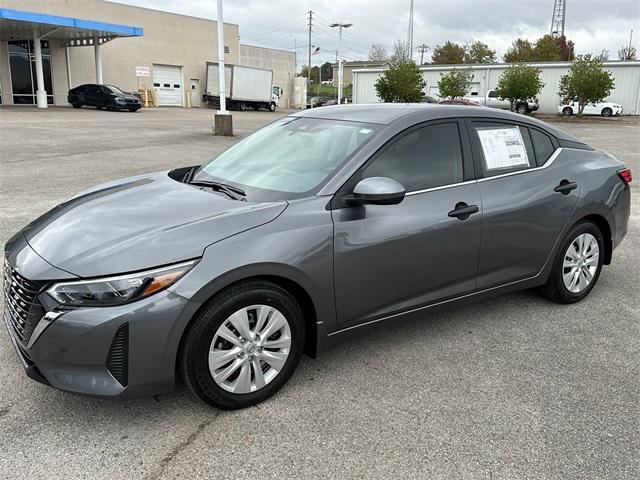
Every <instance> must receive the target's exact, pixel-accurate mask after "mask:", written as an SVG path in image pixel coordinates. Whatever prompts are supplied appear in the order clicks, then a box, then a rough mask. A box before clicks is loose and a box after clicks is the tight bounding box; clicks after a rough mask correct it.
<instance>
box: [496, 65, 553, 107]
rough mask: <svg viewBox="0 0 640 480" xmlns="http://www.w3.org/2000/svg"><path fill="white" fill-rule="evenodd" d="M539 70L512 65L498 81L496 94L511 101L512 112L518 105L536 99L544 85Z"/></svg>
mask: <svg viewBox="0 0 640 480" xmlns="http://www.w3.org/2000/svg"><path fill="white" fill-rule="evenodd" d="M540 72H541V70H540V69H539V68H535V67H531V66H529V65H525V64H517V65H511V66H510V67H509V68H508V69H507V70H505V71H504V73H503V74H502V75H500V78H499V79H498V87H497V88H496V92H497V94H498V96H499V97H500V98H503V99H506V100H509V102H510V103H511V110H513V109H514V108H515V107H516V105H517V104H518V103H521V102H527V101H528V100H530V99H532V98H534V97H535V96H536V95H538V93H540V90H542V87H544V83H542V81H541V80H540Z"/></svg>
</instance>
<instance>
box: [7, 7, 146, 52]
mask: <svg viewBox="0 0 640 480" xmlns="http://www.w3.org/2000/svg"><path fill="white" fill-rule="evenodd" d="M34 32H37V34H38V36H39V37H40V38H42V37H47V38H57V39H63V40H69V41H70V40H78V39H80V40H82V39H93V38H103V39H113V38H116V37H140V36H142V35H143V34H144V31H143V29H142V28H141V27H131V26H128V25H118V24H115V23H104V22H96V21H93V20H83V19H81V18H73V17H60V16H58V15H48V14H45V13H34V12H26V11H22V10H11V9H8V8H0V40H32V39H33V36H34ZM85 45H86V43H85Z"/></svg>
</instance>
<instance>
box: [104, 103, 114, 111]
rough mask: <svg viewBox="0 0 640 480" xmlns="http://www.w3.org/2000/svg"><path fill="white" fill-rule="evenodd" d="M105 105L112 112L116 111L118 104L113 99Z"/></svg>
mask: <svg viewBox="0 0 640 480" xmlns="http://www.w3.org/2000/svg"><path fill="white" fill-rule="evenodd" d="M105 107H106V109H107V110H109V111H110V112H115V110H116V104H115V102H114V101H113V100H109V101H108V102H107V103H105Z"/></svg>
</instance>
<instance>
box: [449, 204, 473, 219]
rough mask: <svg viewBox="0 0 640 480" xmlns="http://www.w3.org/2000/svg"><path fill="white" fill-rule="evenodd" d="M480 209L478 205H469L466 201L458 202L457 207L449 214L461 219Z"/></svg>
mask: <svg viewBox="0 0 640 480" xmlns="http://www.w3.org/2000/svg"><path fill="white" fill-rule="evenodd" d="M479 211H480V209H479V208H478V206H477V205H467V204H466V203H464V202H459V203H457V204H456V208H454V209H453V210H451V211H450V212H449V213H448V214H447V215H449V216H450V217H455V218H458V219H459V220H466V219H467V218H469V217H470V216H471V215H473V214H474V213H478V212H479Z"/></svg>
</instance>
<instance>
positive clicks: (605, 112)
mask: <svg viewBox="0 0 640 480" xmlns="http://www.w3.org/2000/svg"><path fill="white" fill-rule="evenodd" d="M600 114H601V115H602V116H603V117H610V116H611V115H613V110H611V109H610V108H609V107H605V108H603V109H602V112H600Z"/></svg>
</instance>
